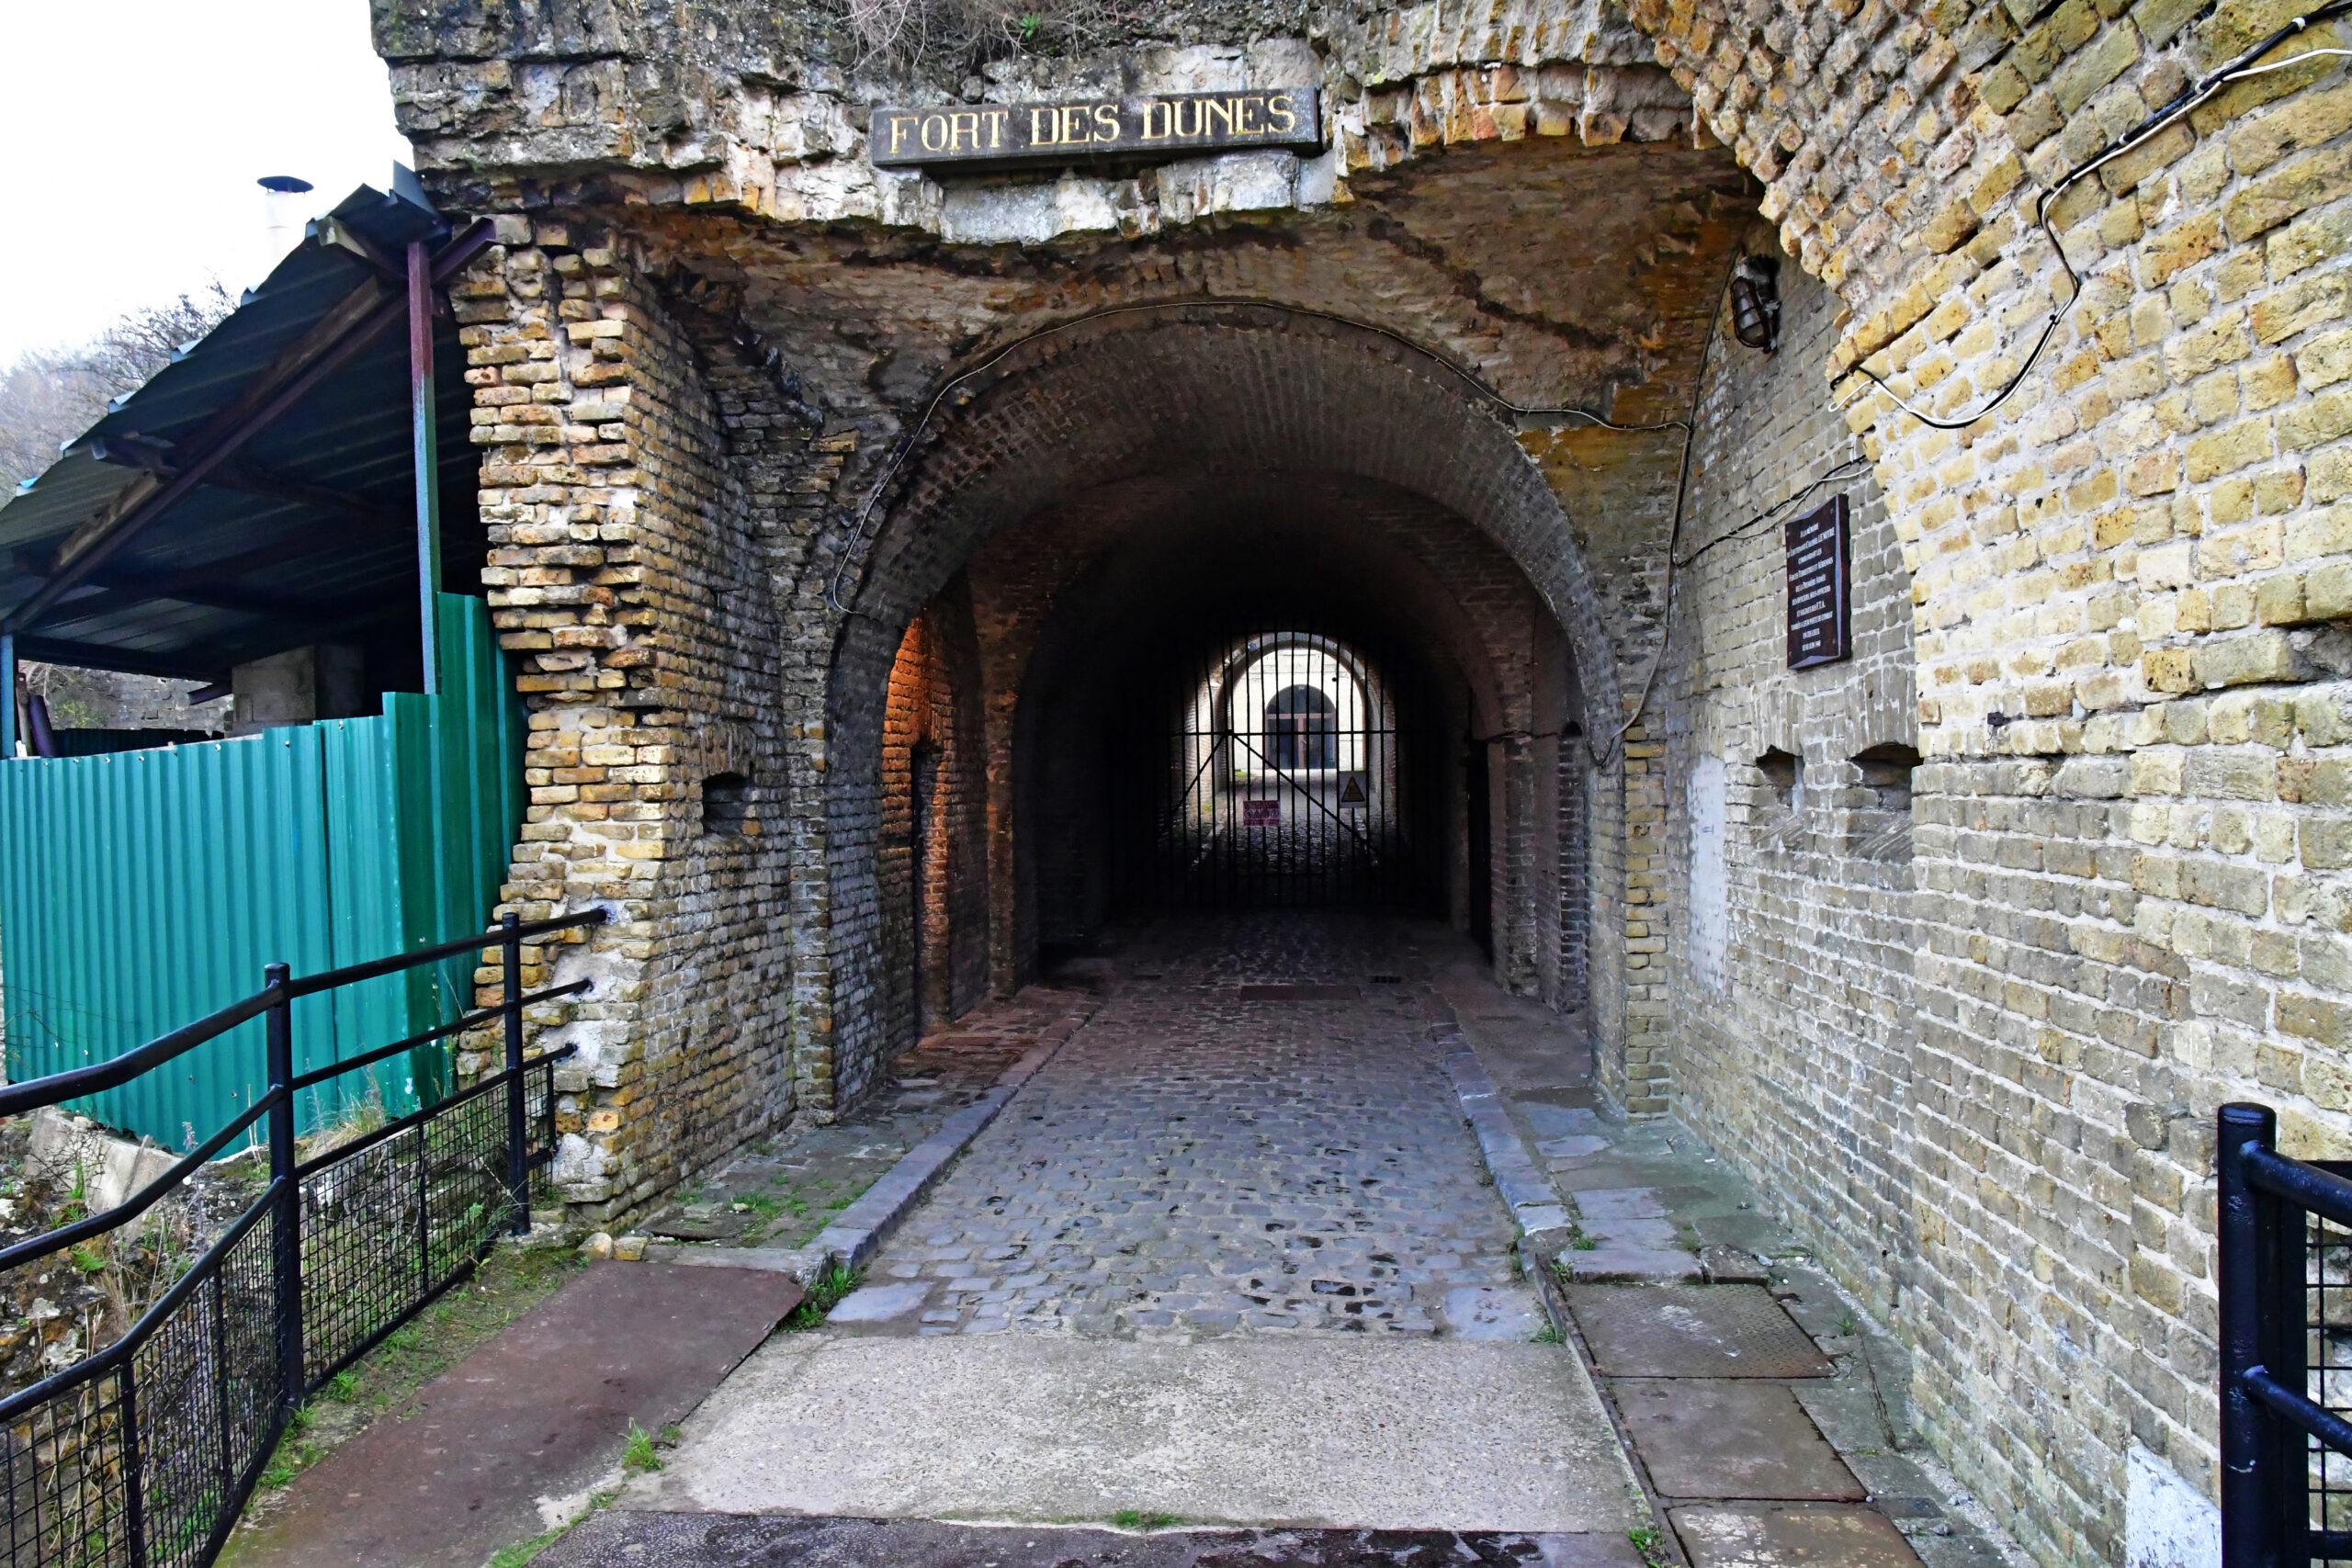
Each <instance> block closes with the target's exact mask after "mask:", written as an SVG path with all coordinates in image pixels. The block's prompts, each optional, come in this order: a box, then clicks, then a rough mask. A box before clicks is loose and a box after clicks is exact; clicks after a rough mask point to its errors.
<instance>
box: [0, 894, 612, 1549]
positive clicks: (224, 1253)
mask: <svg viewBox="0 0 2352 1568" xmlns="http://www.w3.org/2000/svg"><path fill="white" fill-rule="evenodd" d="M604 921H605V912H604V911H603V910H601V909H592V910H588V911H585V912H583V913H582V914H578V915H567V916H560V917H557V918H556V919H545V920H533V921H529V922H525V921H522V920H519V919H516V918H515V916H514V915H512V914H509V915H507V916H506V917H505V918H504V919H503V921H502V922H501V924H500V927H499V931H498V936H497V941H498V943H499V957H500V968H501V976H500V978H501V983H502V987H503V988H502V990H501V992H500V994H499V999H498V1001H497V1002H496V1003H494V1004H493V1005H492V1006H490V1007H486V1008H481V1009H479V1010H475V1011H472V1012H469V1013H467V1014H466V1015H465V1016H463V1017H461V1018H459V1019H458V1020H456V1021H454V1022H450V1023H446V1024H443V1025H441V1026H440V1027H438V1028H436V1029H429V1030H426V1031H425V1032H423V1033H421V1034H416V1035H412V1036H411V1037H409V1038H408V1039H405V1040H401V1041H396V1042H394V1043H391V1044H390V1045H386V1046H382V1047H380V1048H379V1049H377V1050H373V1051H368V1052H367V1053H365V1054H363V1055H357V1056H353V1057H350V1058H348V1059H346V1060H344V1061H341V1062H337V1063H334V1065H332V1066H327V1067H323V1068H322V1069H320V1070H319V1071H316V1072H312V1073H306V1074H302V1075H300V1076H299V1077H298V1076H296V1074H295V1073H294V1071H293V1062H294V1049H293V1003H294V1001H295V1000H296V999H297V998H301V997H307V996H315V995H317V994H319V993H321V992H323V991H332V990H334V989H336V988H338V987H344V986H350V985H356V984H357V983H358V982H360V981H362V980H369V979H374V978H376V977H377V976H383V975H391V974H397V973H399V972H401V971H402V970H405V969H411V968H414V967H416V966H418V965H420V964H434V963H438V962H440V961H441V960H443V959H447V958H454V957H456V956H458V955H459V954H461V953H470V952H477V951H479V950H480V949H481V947H482V946H483V945H484V943H483V939H482V938H481V937H480V936H472V937H462V938H459V939H458V940H457V941H455V942H441V943H438V944H436V945H435V946H432V947H425V948H420V949H418V950H417V951H416V952H414V953H402V954H400V955H398V956H395V957H391V958H385V959H379V960H378V961H376V962H374V963H370V964H354V965H351V966H349V967H347V968H343V969H334V970H329V971H327V972H326V973H324V974H320V975H311V976H304V977H302V978H300V979H297V978H294V977H293V976H290V975H289V974H288V972H287V968H286V965H284V964H271V965H269V967H268V968H267V970H266V972H265V981H266V983H265V985H264V986H263V988H262V989H261V990H259V991H257V992H255V993H254V995H252V996H250V997H247V998H243V1000H241V1001H236V1002H232V1003H231V1004H230V1005H229V1006H227V1007H225V1008H222V1009H220V1010H219V1011H217V1012H215V1013H213V1014H211V1015H210V1016H209V1017H207V1018H204V1019H200V1020H198V1021H196V1022H195V1023H192V1024H188V1025H187V1026H186V1027H185V1028H181V1029H176V1030H174V1031H173V1032H170V1033H169V1034H165V1035H163V1036H161V1037H160V1038H158V1039H156V1040H153V1041H152V1042H150V1043H147V1044H145V1045H142V1046H141V1047H140V1048H139V1049H137V1050H135V1051H131V1052H128V1053H126V1054H125V1055H121V1056H118V1057H116V1058H115V1059H114V1060H113V1061H110V1062H105V1063H101V1064H98V1065H96V1066H88V1067H77V1068H75V1069H74V1070H73V1071H71V1072H64V1073H58V1074H54V1075H52V1076H51V1077H44V1078H36V1079H34V1080H32V1081H31V1082H29V1083H23V1084H16V1085H11V1086H9V1087H6V1088H0V1116H9V1115H18V1114H22V1113H24V1112H26V1111H36V1110H39V1109H40V1108H41V1107H43V1106H50V1105H57V1104H61V1103H62V1102H64V1101H66V1100H74V1099H76V1098H79V1097H80V1096H83V1095H85V1094H94V1093H96V1092H97V1091H99V1090H101V1089H112V1088H115V1087H117V1086H118V1085H120V1084H124V1083H128V1082H130V1080H131V1079H133V1078H135V1077H139V1076H140V1075H141V1074H142V1073H148V1072H153V1071H154V1070H156V1069H157V1068H159V1067H162V1066H165V1065H166V1064H168V1063H170V1062H171V1061H173V1060H174V1059H175V1058H177V1057H179V1056H181V1055H185V1054H186V1053H187V1052H189V1051H192V1050H194V1049H195V1048H196V1047H197V1046H198V1045H201V1044H203V1043H205V1042H207V1041H209V1040H215V1039H218V1038H220V1036H221V1035H224V1034H226V1033H227V1032H229V1031H231V1030H232V1029H234V1028H236V1027H237V1026H238V1025H240V1024H243V1023H245V1022H248V1021H252V1020H254V1019H256V1018H259V1019H262V1020H263V1021H264V1031H265V1040H266V1066H267V1069H268V1078H269V1087H268V1089H267V1090H266V1092H265V1093H263V1094H262V1095H260V1096H258V1097H257V1098H256V1099H255V1100H254V1103H253V1104H252V1105H250V1106H248V1107H247V1108H246V1109H245V1111H244V1112H243V1114H242V1115H240V1116H238V1117H236V1118H235V1119H233V1120H232V1121H231V1122H229V1124H228V1125H227V1126H225V1127H223V1128H221V1129H220V1131H219V1132H217V1133H215V1134H213V1135H212V1136H211V1137H210V1138H209V1139H207V1140H206V1141H205V1142H204V1143H203V1144H202V1145H199V1146H198V1148H196V1149H195V1150H193V1151H191V1152H190V1153H189V1154H188V1155H187V1157H185V1158H183V1159H181V1160H180V1161H179V1162H178V1163H177V1164H175V1165H174V1166H173V1167H172V1168H171V1169H170V1170H169V1171H167V1172H166V1173H165V1174H164V1176H163V1177H162V1178H161V1179H158V1180H157V1181H155V1182H154V1183H153V1185H151V1186H149V1187H147V1188H145V1189H144V1190H141V1191H140V1192H138V1193H135V1194H133V1195H132V1196H131V1197H130V1198H128V1199H126V1200H125V1201H122V1202H121V1203H119V1204H117V1205H116V1206H115V1207H113V1208H111V1209H108V1210H107V1211H105V1212H104V1213H97V1214H92V1215H90V1216H88V1217H86V1218H85V1219H82V1220H78V1221H75V1222H74V1223H73V1224H67V1225H62V1226H60V1227H59V1228H57V1229H55V1230H52V1231H50V1232H49V1233H47V1234H46V1235H39V1236H34V1237H32V1238H30V1239H28V1240H26V1241H22V1242H19V1243H17V1244H16V1245H15V1246H13V1247H7V1248H6V1249H0V1269H9V1268H17V1267H23V1266H27V1265H30V1264H35V1263H38V1262H40V1260H41V1259H43V1258H50V1257H52V1256H54V1255H55V1254H57V1253H59V1252H62V1251H64V1250H65V1249H67V1248H69V1247H75V1246H77V1245H78V1244H80V1243H82V1242H85V1241H87V1240H89V1239H90V1238H92V1237H94V1236H97V1235H103V1234H105V1233H107V1232H109V1231H113V1230H118V1229H119V1228H121V1227H122V1226H124V1225H126V1224H130V1222H132V1221H134V1220H136V1219H138V1218H139V1216H140V1215H141V1214H142V1213H146V1211H147V1210H148V1209H150V1208H152V1207H153V1205H154V1204H155V1203H156V1202H158V1201H161V1200H162V1199H163V1198H164V1197H166V1196H168V1195H169V1194H170V1193H172V1192H174V1191H175V1190H178V1189H179V1188H180V1187H181V1186H182V1185H183V1184H184V1183H185V1182H186V1181H187V1179H188V1178H189V1177H190V1176H192V1175H194V1174H195V1173H196V1172H197V1171H198V1170H199V1169H201V1168H202V1167H203V1166H204V1164H205V1162H206V1161H208V1160H209V1159H211V1158H212V1157H213V1156H216V1155H218V1154H220V1151H221V1150H223V1149H224V1148H226V1147H228V1146H229V1145H230V1144H231V1142H232V1141H233V1140H234V1139H236V1138H237V1137H239V1136H240V1135H242V1134H245V1133H246V1132H248V1131H249V1130H250V1129H251V1128H252V1127H253V1126H254V1123H255V1122H260V1121H263V1120H264V1119H265V1118H266V1122H267V1143H268V1146H269V1166H270V1172H269V1185H268V1186H267V1187H266V1189H265V1190H263V1192H262V1194H261V1196H260V1197H259V1198H258V1199H256V1200H255V1201H254V1202H253V1204H252V1205H251V1206H249V1207H248V1208H247V1209H246V1210H245V1212H244V1213H243V1214H241V1215H239V1216H238V1217H237V1219H236V1220H235V1221H234V1222H233V1223H232V1224H230V1226H229V1227H228V1229H227V1230H226V1231H225V1232H224V1233H223V1234H222V1235H221V1236H220V1239H219V1240H217V1241H215V1242H214V1243H213V1244H212V1245H211V1247H209V1248H208V1249H207V1250H206V1251H205V1253H204V1255H203V1256H202V1257H201V1258H198V1260H197V1261H196V1263H195V1264H194V1266H193V1267H191V1268H190V1269H188V1271H187V1273H186V1274H184V1275H183V1276H181V1277H180V1279H179V1280H176V1281H175V1282H174V1283H173V1284H172V1286H171V1288H170V1289H169V1290H167V1291H166V1292H164V1294H163V1296H162V1297H161V1298H160V1299H159V1300H158V1301H157V1302H156V1303H155V1304H154V1305H153V1307H151V1308H149V1309H148V1310H147V1311H146V1313H144V1314H142V1315H141V1317H140V1319H139V1321H138V1322H136V1323H134V1324H132V1325H130V1328H129V1329H128V1330H127V1331H126V1332H125V1333H124V1334H123V1335H122V1337H120V1338H119V1339H117V1340H116V1341H115V1342H114V1343H113V1344H111V1345H109V1346H107V1348H105V1349H103V1350H100V1351H98V1352H97V1353H96V1354H95V1355H92V1356H89V1357H87V1358H85V1359H83V1360H82V1361H81V1362H79V1363H78V1364H76V1365H74V1366H73V1367H70V1368H67V1369H66V1370H65V1371H61V1372H59V1373H58V1374H57V1375H56V1376H54V1377H51V1378H49V1379H47V1380H45V1381H43V1382H40V1383H36V1384H35V1385H33V1386H32V1387H30V1388H28V1389H25V1390H23V1391H21V1392H19V1393H16V1394H13V1395H11V1396H9V1397H8V1398H6V1399H5V1400H0V1562H5V1563H6V1568H52V1565H55V1568H203V1565H204V1564H207V1563H209V1562H211V1561H212V1560H213V1558H214V1557H215V1556H217V1555H218V1554H219V1552H220V1547H221V1544H222V1543H223V1542H224V1541H225V1540H227V1539H228V1534H229V1530H230V1529H231V1527H232V1526H233V1525H234V1524H235V1523H236V1520H237V1516H238V1514H239V1512H240V1511H241V1510H242V1509H243V1506H244V1504H245V1499H246V1498H247V1497H248V1496H250V1495H252V1492H253V1488H254V1483H255V1481H256V1480H258V1479H259V1477H260V1474H261V1472H262V1467H263V1466H265V1465H266V1464H267V1463H268V1462H269V1457H270V1453H271V1451H272V1450H273V1449H274V1448H275V1447H276V1446H277V1439H278V1438H279V1437H280V1436H281V1435H282V1434H283V1433H284V1432H285V1429H286V1423H287V1421H288V1417H289V1416H291V1415H292V1413H293V1411H294V1409H295V1407H296V1406H297V1405H299V1404H300V1403H301V1402H302V1401H303V1400H304V1399H305V1398H306V1397H308V1396H309V1395H310V1394H311V1393H312V1392H314V1391H315V1390H317V1389H318V1388H319V1387H320V1385H322V1383H324V1382H326V1381H327V1380H328V1379H329V1378H332V1377H333V1376H334V1374H335V1373H336V1372H338V1371H342V1370H343V1369H344V1368H345V1367H346V1366H348V1365H349V1364H350V1363H351V1362H352V1361H354V1360H356V1359H358V1358H359V1357H360V1356H361V1355H363V1354H365V1353H366V1352H367V1351H368V1349H369V1348H371V1347H373V1346H374V1345H375V1344H376V1342H377V1341H379V1340H380V1339H381V1338H383V1337H384V1336H386V1335H387V1334H390V1332H391V1331H392V1330H393V1329H395V1328H397V1327H399V1326H400V1325H401V1324H403V1323H405V1322H407V1321H408V1320H409V1319H410V1318H412V1317H413V1316H415V1315H416V1314H417V1313H418V1312H419V1311H420V1310H422V1309H423V1308H424V1306H425V1305H426V1304H428V1303H431V1302H432V1301H433V1300H434V1299H435V1298H436V1297H437V1296H439V1295H440V1294H441V1293H442V1292H444V1291H447V1289H448V1288H449V1287H450V1286H452V1285H454V1284H456V1283H458V1281H459V1280H463V1279H464V1278H466V1277H467V1275H469V1274H470V1273H471V1272H472V1270H473V1268H474V1266H475V1265H476V1264H477V1263H479V1262H480V1261H481V1258H484V1257H485V1256H487V1255H488V1253H489V1251H490V1248H491V1247H492V1245H493V1244H494V1243H495V1242H496V1241H497V1239H498V1237H499V1235H501V1234H503V1233H505V1232H507V1231H510V1230H511V1231H513V1232H515V1234H522V1233H524V1232H526V1231H528V1230H529V1228H530V1201H531V1199H530V1185H529V1183H530V1174H531V1172H532V1170H533V1169H535V1168H537V1167H538V1166H541V1165H543V1164H545V1163H547V1162H548V1160H550V1159H552V1158H553V1157H554V1154H555V1100H556V1096H555V1066H556V1063H557V1062H559V1061H560V1060H562V1059H563V1058H564V1057H566V1056H568V1055H571V1048H570V1047H566V1048H564V1049H562V1050H560V1051H553V1052H543V1053H541V1054H540V1055H536V1056H530V1057H526V1056H525V1055H523V1010H524V1009H525V1008H526V1007H529V1006H532V1005H534V1004H536V1003H539V1002H545V1001H550V1000H553V999H555V998H559V997H567V996H574V995H578V994H580V993H581V992H583V991H585V990H586V989H587V988H588V982H587V981H585V980H581V981H575V982H573V983H572V984H571V985H566V986H556V987H549V988H548V989H546V990H542V991H537V992H533V993H529V994H526V993H525V992H524V990H523V943H524V942H525V940H526V939H527V938H531V937H537V936H548V935H552V934H554V933H557V932H560V931H575V930H579V929H581V928H583V927H588V926H594V925H601V924H603V923H604ZM493 1019H497V1020H502V1021H503V1025H504V1031H503V1032H504V1044H505V1064H504V1066H503V1069H502V1070H501V1071H499V1072H496V1073H492V1074H489V1075H487V1076H486V1077H483V1078H482V1079H481V1081H479V1082H477V1083H475V1084H474V1085H473V1086H471V1087H470V1088H469V1089H463V1090H461V1091H459V1092H458V1093H456V1094H453V1095H450V1096H448V1097H447V1098H446V1099H444V1100H440V1101H439V1102H437V1103H435V1104H433V1105H430V1106H427V1107H425V1108H424V1110H421V1111H416V1112H414V1113H413V1114H411V1115H407V1116H403V1117H401V1118H400V1119H399V1120H397V1121H394V1122H388V1123H386V1124H385V1125H384V1126H382V1127H379V1128H378V1129H376V1130H375V1131H374V1132H372V1133H369V1134H367V1135H366V1136H364V1137H360V1138H356V1139H354V1140H352V1141H351V1142H349V1143H346V1144H344V1145H340V1146H337V1147H334V1148H331V1149H328V1150H326V1151H324V1152H322V1153H320V1154H318V1155H316V1156H313V1157H311V1159H308V1160H303V1159H301V1158H300V1157H299V1154H300V1151H299V1148H298V1145H296V1142H295V1137H294V1096H295V1095H297V1094H298V1093H300V1091H301V1090H303V1089H310V1088H313V1087H315V1086H317V1085H319V1084H321V1083H323V1082H325V1081H326V1080H327V1079H329V1078H332V1077H336V1076H338V1075H340V1074H344V1073H349V1072H355V1071H357V1070H359V1069H360V1068H363V1067H367V1066H373V1065H374V1064H376V1063H378V1062H381V1061H384V1060H386V1059H387V1058H389V1057H391V1056H394V1055H400V1054H401V1053H402V1052H405V1051H409V1050H413V1049H414V1048H416V1047H418V1046H421V1045H426V1044H430V1043H434V1042H435V1041H440V1040H445V1039H447V1038H449V1037H451V1036H453V1035H457V1034H459V1033H462V1032H465V1031H467V1030H470V1029H476V1028H479V1027H481V1026H482V1025H484V1024H486V1023H489V1022H490V1021H492V1020H493Z"/></svg>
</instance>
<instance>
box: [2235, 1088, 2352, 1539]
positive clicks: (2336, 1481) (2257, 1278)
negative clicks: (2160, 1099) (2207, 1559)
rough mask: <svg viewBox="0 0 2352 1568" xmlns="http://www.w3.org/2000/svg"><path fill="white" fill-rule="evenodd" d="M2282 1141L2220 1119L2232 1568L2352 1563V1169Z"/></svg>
mask: <svg viewBox="0 0 2352 1568" xmlns="http://www.w3.org/2000/svg"><path fill="white" fill-rule="evenodd" d="M2220 1134H2221V1136H2220V1140H2219V1145H2218V1147H2217V1150H2216V1158H2217V1176H2218V1179H2219V1188H2220V1194H2219V1196H2220V1199H2221V1218H2220V1229H2221V1235H2220V1258H2219V1268H2218V1276H2219V1280H2218V1282H2219V1284H2220V1287H2221V1303H2220V1304H2221V1337H2222V1378H2221V1402H2222V1564H2223V1568H2282V1565H2285V1564H2289V1563H2292V1564H2295V1565H2296V1568H2303V1565H2304V1564H2307V1563H2308V1562H2311V1561H2312V1559H2314V1558H2319V1559H2326V1558H2346V1557H2352V1421H2346V1415H2347V1414H2352V1180H2347V1179H2346V1174H2347V1172H2352V1167H2347V1166H2345V1165H2342V1164H2340V1163H2338V1162H2335V1161H2326V1162H2322V1163H2316V1164H2314V1163H2310V1162H2306V1161H2303V1160H2299V1159H2290V1158H2289V1157H2288V1156H2284V1155H2281V1154H2280V1153H2278V1147H2277V1145H2278V1113H2277V1112H2276V1111H2272V1110H2270V1109H2269V1108H2268V1107H2267V1106H2262V1105H2248V1104H2232V1105H2224V1106H2222V1109H2221V1112H2220Z"/></svg>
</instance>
